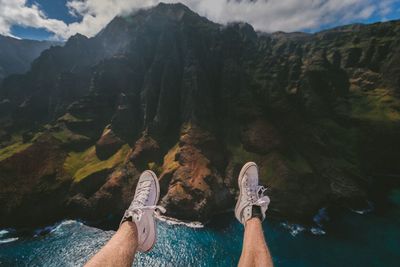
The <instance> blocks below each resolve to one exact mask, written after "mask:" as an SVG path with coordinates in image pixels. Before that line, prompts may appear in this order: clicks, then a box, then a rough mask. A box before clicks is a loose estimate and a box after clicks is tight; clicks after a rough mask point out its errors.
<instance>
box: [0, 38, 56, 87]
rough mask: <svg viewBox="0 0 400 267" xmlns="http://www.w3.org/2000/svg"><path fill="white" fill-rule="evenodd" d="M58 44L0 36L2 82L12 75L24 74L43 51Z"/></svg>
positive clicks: (0, 72) (0, 75)
mask: <svg viewBox="0 0 400 267" xmlns="http://www.w3.org/2000/svg"><path fill="white" fill-rule="evenodd" d="M59 44H60V43H57V42H49V41H34V40H18V39H15V38H12V37H7V36H2V35H0V82H1V81H2V80H3V78H4V77H6V76H8V75H10V74H17V73H24V72H26V71H28V70H29V68H30V65H31V63H32V61H33V60H34V59H35V58H37V57H38V56H39V55H40V53H41V52H42V51H43V50H46V49H48V48H49V47H50V46H52V45H59Z"/></svg>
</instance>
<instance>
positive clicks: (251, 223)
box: [244, 217, 262, 228]
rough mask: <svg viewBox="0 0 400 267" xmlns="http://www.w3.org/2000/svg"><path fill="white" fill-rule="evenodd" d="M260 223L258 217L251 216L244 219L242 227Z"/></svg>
mask: <svg viewBox="0 0 400 267" xmlns="http://www.w3.org/2000/svg"><path fill="white" fill-rule="evenodd" d="M261 224H262V221H261V219H260V218H258V217H252V218H250V219H248V220H247V221H246V223H245V225H244V227H245V228H246V226H255V225H261Z"/></svg>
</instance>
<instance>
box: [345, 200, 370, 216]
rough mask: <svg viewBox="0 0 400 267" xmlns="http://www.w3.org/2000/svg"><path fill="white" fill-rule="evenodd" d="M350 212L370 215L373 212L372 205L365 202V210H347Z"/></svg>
mask: <svg viewBox="0 0 400 267" xmlns="http://www.w3.org/2000/svg"><path fill="white" fill-rule="evenodd" d="M349 209H350V210H351V211H352V212H355V213H357V214H360V215H364V214H367V213H370V212H372V211H373V210H374V204H373V203H372V202H371V201H367V207H366V208H365V209H352V208H349Z"/></svg>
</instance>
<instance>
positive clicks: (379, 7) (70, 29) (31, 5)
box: [0, 0, 400, 40]
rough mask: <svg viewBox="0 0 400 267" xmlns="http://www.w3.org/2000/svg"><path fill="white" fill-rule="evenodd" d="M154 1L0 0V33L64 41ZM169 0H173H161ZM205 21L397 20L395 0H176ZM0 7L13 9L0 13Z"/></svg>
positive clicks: (326, 24)
mask: <svg viewBox="0 0 400 267" xmlns="http://www.w3.org/2000/svg"><path fill="white" fill-rule="evenodd" d="M157 2H159V1H155V0H113V1H110V0H0V34H3V35H9V36H14V37H18V38H25V39H38V40H43V39H57V40H65V39H67V38H68V37H70V36H71V35H73V34H75V33H77V32H79V33H82V34H85V35H87V36H93V35H95V34H96V33H97V32H98V31H99V30H100V29H101V28H103V27H104V26H105V25H106V24H107V23H108V22H109V21H110V20H111V19H112V18H113V17H114V16H116V15H120V14H125V13H129V12H132V11H134V10H136V9H137V8H143V7H148V6H152V5H154V4H157ZM166 2H175V1H166ZM182 2H183V3H185V4H186V5H188V6H189V7H190V8H192V9H193V10H194V11H196V12H198V13H200V14H201V15H203V16H206V17H208V18H209V19H211V20H213V21H216V22H220V23H226V22H229V21H239V20H240V21H246V22H249V23H250V24H252V25H253V26H254V27H255V28H256V29H257V30H262V31H268V32H271V31H279V30H282V31H307V32H315V31H319V30H321V29H326V28H330V27H334V26H338V25H343V24H349V23H355V22H362V23H372V22H377V21H386V20H393V19H400V0H379V1H376V0H258V1H253V2H251V1H249V0H242V1H227V0H182ZM1 6H8V8H9V9H13V10H15V14H14V15H12V14H9V13H4V12H3V13H2V12H1Z"/></svg>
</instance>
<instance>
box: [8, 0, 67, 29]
mask: <svg viewBox="0 0 400 267" xmlns="http://www.w3.org/2000/svg"><path fill="white" fill-rule="evenodd" d="M14 25H19V26H23V27H33V28H44V29H46V30H48V31H49V32H53V33H55V34H56V35H58V36H65V33H66V32H67V31H68V26H67V25H66V24H65V23H64V22H63V21H60V20H56V19H50V18H48V17H47V16H46V15H45V14H44V13H43V12H42V11H41V10H40V8H39V6H38V5H32V6H27V4H26V0H0V34H3V35H8V36H12V34H11V27H12V26H14Z"/></svg>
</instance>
